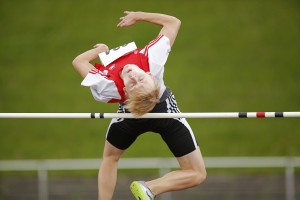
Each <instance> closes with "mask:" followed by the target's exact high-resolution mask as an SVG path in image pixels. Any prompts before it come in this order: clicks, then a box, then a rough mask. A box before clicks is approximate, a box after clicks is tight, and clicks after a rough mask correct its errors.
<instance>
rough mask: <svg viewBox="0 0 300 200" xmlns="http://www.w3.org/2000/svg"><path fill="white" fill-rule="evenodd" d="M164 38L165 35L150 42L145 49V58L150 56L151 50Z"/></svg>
mask: <svg viewBox="0 0 300 200" xmlns="http://www.w3.org/2000/svg"><path fill="white" fill-rule="evenodd" d="M162 37H163V35H159V36H158V37H157V38H155V39H154V40H152V41H151V42H149V44H148V45H147V46H146V48H145V56H148V50H149V48H150V47H152V46H153V45H154V44H156V43H157V42H158V41H159V40H160V39H161V38H162Z"/></svg>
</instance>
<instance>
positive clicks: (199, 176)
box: [193, 170, 207, 186]
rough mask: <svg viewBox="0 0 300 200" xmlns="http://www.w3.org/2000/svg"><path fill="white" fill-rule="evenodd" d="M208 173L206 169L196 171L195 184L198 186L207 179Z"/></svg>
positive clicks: (194, 175)
mask: <svg viewBox="0 0 300 200" xmlns="http://www.w3.org/2000/svg"><path fill="white" fill-rule="evenodd" d="M206 176H207V173H206V171H205V170H204V171H194V174H193V185H194V186H198V185H200V184H202V183H203V182H204V181H205V180H206Z"/></svg>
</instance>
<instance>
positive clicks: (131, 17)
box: [117, 11, 138, 28]
mask: <svg viewBox="0 0 300 200" xmlns="http://www.w3.org/2000/svg"><path fill="white" fill-rule="evenodd" d="M124 14H125V16H124V17H120V22H119V23H118V25H117V27H118V28H123V27H126V26H132V25H134V24H135V23H136V22H137V21H138V12H129V11H125V12H124Z"/></svg>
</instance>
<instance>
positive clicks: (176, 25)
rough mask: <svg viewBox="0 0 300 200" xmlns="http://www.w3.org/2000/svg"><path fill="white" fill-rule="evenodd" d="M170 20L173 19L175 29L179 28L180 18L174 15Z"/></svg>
mask: <svg viewBox="0 0 300 200" xmlns="http://www.w3.org/2000/svg"><path fill="white" fill-rule="evenodd" d="M172 21H173V24H174V27H176V28H177V29H179V28H180V26H181V20H180V19H178V18H176V17H173V19H172Z"/></svg>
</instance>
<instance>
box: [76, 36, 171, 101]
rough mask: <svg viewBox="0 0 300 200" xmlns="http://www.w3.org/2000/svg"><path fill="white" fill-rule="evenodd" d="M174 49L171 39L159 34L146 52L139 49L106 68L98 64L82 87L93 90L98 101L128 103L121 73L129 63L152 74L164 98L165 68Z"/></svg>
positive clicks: (145, 49) (147, 46) (148, 45)
mask: <svg viewBox="0 0 300 200" xmlns="http://www.w3.org/2000/svg"><path fill="white" fill-rule="evenodd" d="M170 50H171V46H170V40H169V38H167V37H166V36H164V35H159V36H158V37H157V38H155V39H154V40H152V41H151V42H150V43H149V44H147V45H146V46H145V47H144V48H143V49H137V50H135V51H133V52H131V53H129V54H126V55H124V56H122V57H121V58H119V59H117V60H115V61H114V62H112V63H110V64H109V65H107V66H106V67H104V66H103V65H101V64H95V66H94V67H95V68H94V69H92V70H90V72H89V73H88V75H87V76H86V77H85V78H84V80H83V81H82V83H81V85H83V86H88V87H90V89H91V92H92V95H93V97H94V98H95V99H96V100H97V101H101V102H105V103H115V102H124V101H125V100H126V99H125V94H124V90H123V88H124V82H123V80H122V79H121V77H120V73H119V72H120V70H122V69H123V67H124V66H125V65H127V64H135V65H137V66H139V67H140V68H141V69H142V70H144V71H145V72H151V74H152V75H153V76H154V77H155V79H156V80H157V81H158V84H159V86H160V95H162V94H163V92H164V90H165V89H166V86H165V84H164V80H163V74H164V65H165V63H166V61H167V58H168V55H169V52H170Z"/></svg>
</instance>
